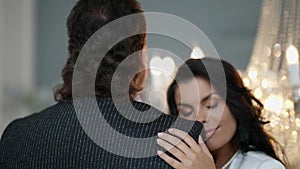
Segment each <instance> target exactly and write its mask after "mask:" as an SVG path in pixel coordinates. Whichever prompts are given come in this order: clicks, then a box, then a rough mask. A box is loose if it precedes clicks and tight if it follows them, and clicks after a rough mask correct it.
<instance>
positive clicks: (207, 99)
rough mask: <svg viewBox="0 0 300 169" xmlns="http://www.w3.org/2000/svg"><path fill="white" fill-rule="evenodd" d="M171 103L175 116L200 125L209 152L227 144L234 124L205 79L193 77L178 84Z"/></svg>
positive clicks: (220, 99)
mask: <svg viewBox="0 0 300 169" xmlns="http://www.w3.org/2000/svg"><path fill="white" fill-rule="evenodd" d="M175 102H176V105H177V110H178V112H179V116H180V117H182V118H185V119H188V120H197V121H199V122H201V123H203V124H204V128H205V132H206V145H207V147H208V148H209V150H210V151H214V150H218V149H220V148H222V147H223V146H226V145H228V144H231V143H230V140H231V139H232V137H233V136H234V134H235V131H236V128H237V124H236V120H235V119H234V117H233V115H232V114H231V112H230V110H229V108H228V106H227V105H226V102H225V100H224V99H223V98H222V97H220V96H219V95H218V94H217V93H216V91H215V89H214V88H213V87H211V85H210V83H209V82H208V81H207V80H204V79H202V78H195V80H193V79H191V80H189V81H186V82H183V83H181V84H179V85H178V88H177V89H176V90H175Z"/></svg>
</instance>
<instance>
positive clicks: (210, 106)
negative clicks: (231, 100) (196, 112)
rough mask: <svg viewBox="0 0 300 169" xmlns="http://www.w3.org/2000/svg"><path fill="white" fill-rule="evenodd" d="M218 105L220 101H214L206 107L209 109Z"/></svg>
mask: <svg viewBox="0 0 300 169" xmlns="http://www.w3.org/2000/svg"><path fill="white" fill-rule="evenodd" d="M218 105H219V103H218V102H216V103H213V104H210V105H207V106H206V108H207V109H214V108H217V107H218Z"/></svg>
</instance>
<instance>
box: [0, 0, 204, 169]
mask: <svg viewBox="0 0 300 169" xmlns="http://www.w3.org/2000/svg"><path fill="white" fill-rule="evenodd" d="M133 14H139V16H138V17H136V18H135V19H133V20H131V22H130V23H124V25H120V27H118V28H117V29H108V30H107V29H106V31H105V32H99V34H98V32H97V31H98V30H99V29H100V30H101V28H104V27H105V25H107V24H109V23H111V22H112V21H115V20H117V19H119V18H122V17H125V16H129V15H133ZM121 23H122V22H121ZM67 29H68V38H69V42H68V52H69V57H68V60H67V62H66V64H65V66H64V68H63V70H62V73H61V75H62V79H63V83H62V84H60V85H58V86H57V87H56V88H55V91H54V96H55V100H56V101H57V102H58V103H57V104H55V105H53V106H51V107H49V108H47V109H45V110H43V111H41V112H39V113H36V114H33V115H30V116H28V117H25V118H22V119H17V120H15V121H13V122H12V123H11V124H9V126H8V127H7V128H6V129H5V131H4V133H3V135H2V137H1V141H0V168H1V169H7V168H14V169H20V168H30V169H40V168H84V169H86V168H97V169H99V168H171V167H170V166H169V165H168V164H166V163H165V162H164V161H162V160H161V159H160V158H159V157H158V156H157V155H156V152H157V149H158V146H157V144H156V142H155V141H156V139H153V140H154V141H149V140H148V138H149V139H150V138H152V137H153V138H156V136H157V133H158V132H161V131H165V130H167V129H168V128H169V127H170V126H171V125H172V126H173V127H174V126H175V127H177V128H181V129H182V130H185V129H186V131H189V132H190V134H191V135H193V136H194V138H197V137H198V136H199V133H200V130H201V127H202V126H201V125H200V124H197V123H195V124H194V123H192V125H190V124H191V122H190V121H187V120H183V119H178V118H176V117H173V116H167V115H164V114H163V113H161V112H159V111H158V110H156V109H154V108H152V107H151V106H149V105H146V104H144V103H140V102H136V101H135V98H136V97H137V96H138V95H139V92H140V91H142V89H143V83H144V80H145V79H146V74H147V70H146V65H147V58H146V57H147V56H146V55H144V53H145V52H144V49H145V48H146V41H145V39H146V21H145V18H144V15H143V13H142V10H141V9H140V5H139V4H138V2H136V1H135V0H79V1H78V2H77V3H76V5H75V6H74V7H73V9H72V10H71V12H70V14H69V16H68V19H67ZM118 29H119V30H118ZM121 30H131V31H130V32H139V33H138V34H136V35H133V36H129V37H127V38H125V39H120V40H119V41H118V43H117V44H115V45H114V46H110V44H109V43H105V42H107V41H109V40H112V39H118V38H119V33H120V32H119V31H121ZM95 34H96V35H95ZM94 35H95V36H96V37H97V38H98V40H99V41H98V42H94V41H93V40H91V41H90V42H93V43H94V44H93V45H85V44H86V43H87V42H89V39H90V38H91V37H93V36H94ZM103 38H104V39H103ZM85 47H86V48H87V49H91V51H92V53H93V52H95V53H96V54H97V51H100V53H101V51H102V50H104V49H109V50H108V52H106V53H105V56H104V58H103V59H102V60H101V64H100V65H98V64H97V62H98V61H99V60H97V59H99V58H97V57H96V58H95V57H91V56H88V55H84V52H83V54H82V53H81V52H82V51H81V50H82V49H83V48H85ZM102 52H103V51H102ZM95 53H94V54H95ZM128 56H130V58H131V59H129V61H128V62H127V64H125V65H123V69H122V70H124V71H121V72H122V73H125V75H121V76H118V75H117V76H115V75H114V73H115V72H116V70H117V68H118V66H120V64H121V62H123V61H124V60H125V59H126V58H128ZM79 57H82V58H83V60H79ZM132 58H133V59H132ZM95 67H97V68H96V76H95V80H94V84H91V83H87V81H88V80H89V78H90V77H91V76H93V74H89V73H90V72H92V71H93V70H95ZM127 70H140V71H139V72H138V73H135V74H134V75H133V76H127V75H126V73H130V71H129V72H127ZM75 71H78V72H80V73H82V74H80V76H79V78H78V77H77V78H74V77H75V74H76V72H75ZM113 78H116V86H115V87H113V88H112V87H111V86H112V85H111V84H112V81H113ZM125 84H129V87H127V89H128V90H125V89H126V85H125ZM122 85H125V89H124V86H122ZM75 86H76V87H77V89H74V87H75ZM90 87H94V88H93V89H94V90H93V92H88V90H87V88H90ZM74 90H76V91H79V94H77V95H75V94H74ZM112 91H114V92H115V93H116V95H117V96H118V97H121V100H122V99H123V98H125V99H126V98H130V99H129V100H130V101H131V102H130V103H131V104H130V105H127V106H126V105H125V107H124V106H123V107H121V111H122V113H121V112H119V110H120V109H118V108H117V107H116V106H115V103H114V101H113V99H112ZM95 96H96V97H95ZM95 98H96V101H97V104H96V105H97V106H93V105H92V104H91V103H92V101H90V100H91V99H92V100H93V99H94V100H95ZM132 107H134V109H133V108H132ZM82 110H83V111H82ZM98 110H100V111H101V112H99V111H98ZM136 110H138V112H136ZM145 111H148V112H147V116H146V115H144V114H143V113H144V112H145ZM82 112H83V113H82ZM136 113H137V114H136ZM123 115H124V116H123ZM126 115H127V116H126ZM128 115H129V116H134V118H135V121H132V120H129V119H127V118H126V117H128ZM140 115H143V116H140ZM153 117H156V118H154V120H152V121H147V122H139V121H143V120H147V119H153ZM103 119H104V120H103ZM101 120H102V121H101ZM175 121H176V124H175ZM107 124H108V125H107ZM187 126H191V127H190V128H189V127H187ZM188 128H189V129H191V130H188ZM126 139H127V140H126ZM139 140H142V141H139ZM143 140H144V141H143ZM145 140H146V141H145ZM153 152H154V153H153Z"/></svg>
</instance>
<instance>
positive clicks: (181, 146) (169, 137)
mask: <svg viewBox="0 0 300 169" xmlns="http://www.w3.org/2000/svg"><path fill="white" fill-rule="evenodd" d="M158 137H159V138H161V139H163V140H166V141H167V142H169V143H171V144H172V145H174V146H176V147H177V148H178V149H179V150H180V151H182V152H183V153H184V154H186V155H188V154H190V153H191V149H190V147H189V146H187V145H186V144H185V143H184V142H183V141H182V140H180V139H178V138H176V137H174V136H172V135H170V134H167V133H158Z"/></svg>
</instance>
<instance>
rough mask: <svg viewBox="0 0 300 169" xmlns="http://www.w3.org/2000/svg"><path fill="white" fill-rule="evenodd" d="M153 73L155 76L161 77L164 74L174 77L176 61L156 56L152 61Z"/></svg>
mask: <svg viewBox="0 0 300 169" xmlns="http://www.w3.org/2000/svg"><path fill="white" fill-rule="evenodd" d="M150 69H151V73H152V74H153V75H154V76H160V75H161V74H162V73H164V74H166V75H172V74H173V73H174V71H175V63H174V60H173V59H172V58H170V57H165V58H163V59H162V58H161V57H158V56H155V57H153V58H152V59H151V61H150Z"/></svg>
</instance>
